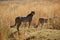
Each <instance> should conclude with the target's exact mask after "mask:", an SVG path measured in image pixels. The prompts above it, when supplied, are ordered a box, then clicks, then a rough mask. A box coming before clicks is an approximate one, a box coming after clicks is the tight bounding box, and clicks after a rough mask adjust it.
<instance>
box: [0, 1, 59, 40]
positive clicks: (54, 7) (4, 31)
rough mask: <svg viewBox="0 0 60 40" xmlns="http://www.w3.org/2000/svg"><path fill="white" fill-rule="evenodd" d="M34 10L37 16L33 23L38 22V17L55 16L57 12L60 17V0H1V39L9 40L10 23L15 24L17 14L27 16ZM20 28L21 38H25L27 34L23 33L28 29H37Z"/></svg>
mask: <svg viewBox="0 0 60 40" xmlns="http://www.w3.org/2000/svg"><path fill="white" fill-rule="evenodd" d="M32 10H34V11H35V12H36V14H35V16H34V17H33V21H32V24H33V23H34V24H37V23H38V19H39V18H40V17H45V18H49V17H54V14H55V16H57V17H60V2H56V1H54V2H47V1H41V2H32V3H23V2H16V1H15V2H9V1H8V2H4V1H3V2H0V40H8V36H9V35H10V33H11V31H10V30H11V29H10V25H13V24H14V22H15V21H14V20H15V18H16V17H17V16H26V15H28V14H29V13H30V12H31V11H32ZM59 20H60V19H59ZM57 24H58V25H59V24H60V21H57ZM38 29H39V28H38ZM20 30H22V32H21V33H22V34H21V35H22V39H21V40H23V38H24V36H25V35H23V34H24V32H25V31H26V30H27V31H31V30H32V31H36V30H37V29H34V28H33V29H32V28H30V29H27V28H26V29H25V31H24V28H21V29H20ZM39 30H40V29H39ZM46 30H47V29H46ZM57 31H58V30H57ZM43 32H44V31H43ZM52 32H53V30H52ZM58 32H60V31H58ZM27 33H28V32H27ZM53 34H54V33H53ZM16 35H17V34H16ZM57 35H58V34H57ZM17 36H18V35H17ZM15 38H16V37H15ZM17 38H18V37H17ZM17 40H19V39H17Z"/></svg>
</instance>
